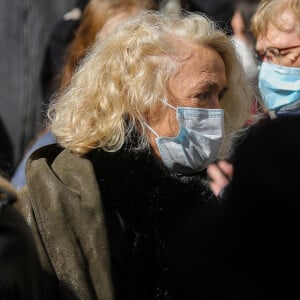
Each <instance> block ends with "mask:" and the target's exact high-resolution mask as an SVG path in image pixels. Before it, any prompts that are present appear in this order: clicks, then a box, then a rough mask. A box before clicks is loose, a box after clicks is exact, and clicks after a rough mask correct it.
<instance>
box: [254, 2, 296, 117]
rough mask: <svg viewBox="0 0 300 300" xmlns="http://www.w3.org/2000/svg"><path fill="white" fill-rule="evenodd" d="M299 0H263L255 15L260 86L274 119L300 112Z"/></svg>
mask: <svg viewBox="0 0 300 300" xmlns="http://www.w3.org/2000/svg"><path fill="white" fill-rule="evenodd" d="M299 16H300V0H272V1H270V0H264V1H261V3H260V5H259V6H258V8H257V11H256V13H255V14H254V16H253V18H252V24H251V29H252V32H253V34H254V36H255V37H256V53H257V57H258V58H259V61H260V62H261V64H260V70H259V78H258V85H259V90H260V93H261V96H262V99H263V101H264V103H265V104H266V107H267V109H268V111H269V114H270V117H271V118H276V117H279V116H282V115H291V114H300V31H299V30H300V17H299Z"/></svg>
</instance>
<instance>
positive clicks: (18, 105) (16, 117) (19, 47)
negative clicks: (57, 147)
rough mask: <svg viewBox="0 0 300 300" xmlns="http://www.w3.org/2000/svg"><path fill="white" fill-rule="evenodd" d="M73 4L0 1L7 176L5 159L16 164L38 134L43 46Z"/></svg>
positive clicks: (0, 92) (70, 0) (0, 98)
mask: <svg viewBox="0 0 300 300" xmlns="http://www.w3.org/2000/svg"><path fill="white" fill-rule="evenodd" d="M74 5H75V0H50V1H49V0H17V1H9V0H0V12H1V18H0V36H1V43H0V44H1V46H0V51H1V55H0V119H1V120H0V121H1V124H0V125H1V127H2V128H1V138H0V143H1V150H2V152H3V153H2V155H3V156H4V157H5V159H6V161H5V163H6V165H5V166H4V167H3V168H4V169H5V171H7V172H9V171H10V168H13V166H11V162H10V160H12V162H13V164H16V163H17V162H18V160H19V159H20V158H21V157H22V156H23V153H24V151H25V148H26V147H27V146H28V143H29V142H30V141H31V139H32V138H33V137H34V136H35V134H37V133H38V132H39V131H40V128H41V109H42V103H43V100H42V96H41V86H40V84H39V82H40V78H39V77H40V71H41V66H42V62H43V56H44V52H45V47H46V44H47V41H48V39H49V35H50V32H51V30H52V29H53V26H54V25H55V24H56V22H58V20H60V19H61V18H62V16H63V15H64V14H65V13H66V12H67V11H68V10H70V9H71V8H72V7H74ZM9 148H12V150H13V153H12V155H10V154H9V153H8V151H9ZM5 151H7V153H5Z"/></svg>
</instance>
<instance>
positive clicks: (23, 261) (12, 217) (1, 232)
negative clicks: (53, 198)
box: [0, 188, 40, 300]
mask: <svg viewBox="0 0 300 300" xmlns="http://www.w3.org/2000/svg"><path fill="white" fill-rule="evenodd" d="M0 193H1V195H2V197H1V199H0V299H1V300H25V299H26V300H27V299H28V300H39V299H40V298H39V297H38V294H37V288H38V285H39V275H40V273H39V272H40V268H39V262H38V256H37V253H36V248H35V245H34V243H33V239H32V235H31V232H30V229H29V227H28V225H27V224H26V222H25V220H24V219H23V217H22V216H21V215H20V213H19V212H18V211H17V210H16V209H15V208H14V207H13V206H12V204H13V202H15V200H16V199H15V198H14V196H13V195H12V194H10V193H9V192H8V191H6V190H4V189H3V188H1V189H0Z"/></svg>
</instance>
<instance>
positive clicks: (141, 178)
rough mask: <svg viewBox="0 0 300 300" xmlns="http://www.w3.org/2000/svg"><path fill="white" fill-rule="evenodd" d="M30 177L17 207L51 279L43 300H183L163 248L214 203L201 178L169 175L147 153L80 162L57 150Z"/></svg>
mask: <svg viewBox="0 0 300 300" xmlns="http://www.w3.org/2000/svg"><path fill="white" fill-rule="evenodd" d="M26 171H27V186H26V187H25V188H24V189H23V190H21V191H20V197H21V199H22V201H20V202H19V209H20V210H21V211H22V213H23V214H24V215H25V216H26V219H27V220H28V221H29V225H30V227H31V228H32V230H33V232H34V234H35V239H36V243H37V246H38V250H39V255H40V258H41V262H42V266H43V268H44V270H45V271H46V273H47V277H45V278H42V281H43V282H42V286H43V289H44V290H45V291H47V292H46V293H47V294H44V298H45V299H84V300H88V299H101V300H102V299H128V300H134V299H143V300H146V299H180V298H176V294H175V293H173V292H172V289H173V287H172V282H171V280H170V276H169V275H170V274H169V269H168V265H167V259H166V257H167V255H168V253H167V252H166V250H165V249H166V247H165V246H166V244H167V243H168V237H169V236H170V234H171V233H172V230H173V227H174V224H176V223H177V222H178V221H179V220H180V219H181V218H182V217H183V216H184V215H186V214H187V213H188V212H189V211H191V210H193V209H195V207H197V208H199V209H200V207H205V206H206V205H208V206H209V205H211V204H213V205H214V202H213V200H214V198H212V195H211V193H210V192H209V191H208V189H207V186H206V182H205V180H203V179H201V178H202V177H203V174H199V176H193V177H192V178H183V177H181V178H179V177H178V176H171V175H170V174H168V172H167V171H166V170H165V169H164V167H163V166H162V165H161V163H159V162H158V161H157V160H156V159H154V157H153V156H152V155H151V154H150V153H149V152H143V153H135V152H132V151H128V150H126V149H125V150H120V151H118V152H116V153H106V152H103V151H98V150H95V151H93V152H91V153H90V154H88V155H87V156H86V157H85V158H80V157H78V156H76V155H74V154H72V153H71V152H70V151H68V150H62V149H60V148H57V147H56V146H55V145H50V146H46V147H44V148H41V149H39V150H37V151H36V152H35V153H33V155H32V156H31V157H30V158H29V161H28V163H27V170H26Z"/></svg>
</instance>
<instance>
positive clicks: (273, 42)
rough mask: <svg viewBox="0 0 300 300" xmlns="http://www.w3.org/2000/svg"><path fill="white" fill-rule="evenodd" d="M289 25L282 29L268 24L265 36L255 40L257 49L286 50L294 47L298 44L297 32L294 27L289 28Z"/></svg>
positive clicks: (298, 36)
mask: <svg viewBox="0 0 300 300" xmlns="http://www.w3.org/2000/svg"><path fill="white" fill-rule="evenodd" d="M290 24H291V23H289V24H287V23H286V24H285V26H284V27H283V28H278V26H276V25H274V24H272V23H269V24H268V27H267V31H266V34H265V35H261V36H259V37H258V38H257V48H259V49H266V48H269V47H276V48H286V47H290V46H294V45H295V44H296V43H298V44H299V42H300V35H299V31H298V30H297V28H296V27H295V26H292V27H291V26H290Z"/></svg>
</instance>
